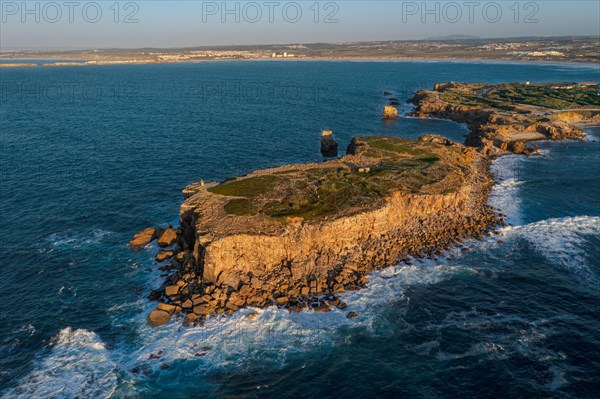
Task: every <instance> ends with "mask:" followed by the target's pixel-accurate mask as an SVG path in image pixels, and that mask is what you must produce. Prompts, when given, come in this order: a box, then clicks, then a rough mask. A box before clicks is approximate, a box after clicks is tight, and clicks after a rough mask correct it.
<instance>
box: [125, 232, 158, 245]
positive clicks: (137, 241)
mask: <svg viewBox="0 0 600 399" xmlns="http://www.w3.org/2000/svg"><path fill="white" fill-rule="evenodd" d="M154 238H155V230H154V227H148V228H147V229H144V230H142V231H140V232H137V233H135V235H134V236H133V240H131V241H130V242H129V246H130V247H131V248H139V247H143V246H146V245H148V244H150V243H151V242H152V240H154Z"/></svg>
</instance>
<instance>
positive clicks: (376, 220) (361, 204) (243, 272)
mask: <svg viewBox="0 0 600 399" xmlns="http://www.w3.org/2000/svg"><path fill="white" fill-rule="evenodd" d="M386 94H391V93H389V92H388V93H386ZM409 102H411V103H413V104H415V109H414V110H413V112H412V113H411V115H412V116H415V117H435V118H444V119H449V120H453V121H456V122H460V123H465V124H466V125H467V126H468V127H469V129H470V133H469V134H468V136H467V139H466V142H465V144H464V145H463V144H459V143H455V142H452V141H450V140H448V139H446V138H444V137H441V136H437V135H432V134H429V135H425V136H422V137H421V138H420V139H419V140H407V139H402V138H393V137H379V136H373V137H355V138H354V139H352V141H351V143H350V144H349V146H348V148H347V151H346V155H345V156H343V157H341V158H338V159H333V160H329V161H326V162H323V163H313V164H302V165H285V166H280V167H277V168H272V169H266V170H258V171H254V172H252V173H249V174H247V175H245V176H241V177H235V178H232V179H228V180H226V181H223V182H221V183H208V184H207V183H205V182H204V181H200V182H198V183H194V184H191V185H189V186H187V187H186V188H185V190H183V195H184V198H185V201H184V202H183V204H182V206H181V210H180V227H178V228H177V229H174V228H172V227H169V228H167V229H154V228H149V229H146V230H143V231H141V232H139V233H138V234H136V235H135V237H134V239H133V240H132V241H131V243H130V245H131V247H132V248H136V247H143V246H145V245H147V244H148V243H150V242H151V241H153V240H154V239H157V243H158V245H159V246H160V247H161V248H163V249H162V250H161V251H160V252H159V253H158V254H157V255H156V261H157V262H160V263H162V262H168V263H166V264H164V265H163V266H161V267H160V269H161V270H162V271H164V272H166V275H167V276H168V277H167V278H166V281H165V282H164V284H163V285H162V287H160V288H158V289H156V290H154V291H152V293H151V294H150V296H149V298H150V299H151V300H157V301H158V305H157V308H156V309H155V310H154V311H152V312H151V314H150V315H149V317H148V321H149V322H150V324H152V325H153V326H159V325H162V324H165V323H167V322H169V321H170V320H171V319H172V318H173V317H174V316H176V317H179V318H183V325H184V326H189V325H192V324H194V325H197V324H200V323H202V320H203V319H205V318H207V317H211V315H219V314H223V313H226V314H232V313H233V312H235V311H237V310H238V309H240V308H244V307H266V306H279V307H282V308H286V309H288V310H289V311H290V312H299V311H303V310H305V309H312V310H314V311H319V312H328V311H330V310H331V308H332V307H337V308H339V309H344V308H345V307H346V305H345V303H343V302H342V301H341V298H340V297H339V296H338V295H339V294H342V293H344V292H345V291H351V290H358V289H361V288H365V287H367V284H368V278H367V275H368V274H369V273H370V272H372V271H374V270H376V269H380V268H385V267H388V266H391V265H394V264H397V263H398V262H399V261H405V262H410V259H411V257H416V258H419V257H424V256H429V257H435V256H439V255H442V253H443V252H442V251H443V250H445V249H447V248H448V247H450V246H452V245H455V244H457V243H458V242H460V241H461V240H465V239H469V238H476V239H481V238H482V236H483V234H484V233H485V232H486V231H489V230H491V229H494V228H495V227H496V226H497V225H499V224H503V223H504V221H503V214H502V213H501V212H500V211H499V210H497V209H493V208H491V207H490V206H488V205H487V198H488V195H489V192H490V189H491V186H492V184H493V180H492V176H491V175H490V173H489V171H488V167H489V164H490V162H491V160H492V159H493V157H495V156H497V155H500V154H505V153H521V154H525V155H531V154H535V152H536V150H535V149H534V148H532V147H530V146H529V143H530V142H533V141H536V140H564V139H581V138H582V137H583V136H584V131H583V130H582V129H581V128H580V127H579V126H581V125H598V124H599V123H598V122H600V103H599V102H600V100H599V96H598V86H595V85H585V86H584V85H573V84H560V85H556V84H538V85H531V84H529V83H524V84H518V83H515V84H509V85H484V84H461V83H453V82H451V83H446V84H438V85H435V87H434V89H433V90H422V91H419V92H417V93H416V95H415V96H414V97H413V98H412V99H410V100H409ZM396 117H397V109H396V108H394V107H393V105H390V106H386V107H385V109H384V112H383V114H382V118H383V119H395V118H396ZM323 137H324V139H323V140H325V145H324V144H323V142H322V150H323V149H325V150H329V149H330V148H331V149H333V147H334V145H333V144H334V143H335V141H334V140H333V139H332V133H331V132H330V131H325V132H324V133H323ZM335 150H336V152H337V143H335ZM326 152H327V151H326ZM331 153H332V154H331V155H333V151H331ZM250 315H252V314H250ZM347 316H348V317H355V316H356V313H354V312H349V313H348V315H347Z"/></svg>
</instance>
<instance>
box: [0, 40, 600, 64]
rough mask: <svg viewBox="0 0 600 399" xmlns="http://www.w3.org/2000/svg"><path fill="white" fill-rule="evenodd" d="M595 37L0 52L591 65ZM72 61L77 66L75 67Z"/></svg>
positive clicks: (94, 57)
mask: <svg viewBox="0 0 600 399" xmlns="http://www.w3.org/2000/svg"><path fill="white" fill-rule="evenodd" d="M599 47H600V40H599V39H598V38H595V37H558V38H506V39H476V40H475V39H463V40H413V41H372V42H348V43H312V44H277V45H276V44H270V45H269V44H264V45H244V46H212V47H206V46H204V47H187V48H143V49H142V48H140V49H88V50H60V51H59V50H57V51H41V50H40V51H33V50H29V51H26V50H14V51H4V52H2V53H0V61H3V60H18V59H19V60H25V59H28V60H57V61H60V62H65V63H67V64H64V65H54V64H55V63H51V64H52V65H48V66H88V65H93V66H97V65H130V64H131V65H140V64H170V63H182V62H204V61H235V60H239V61H256V60H271V61H289V60H292V61H296V60H299V61H416V62H423V61H439V62H451V61H456V62H465V61H473V62H510V63H512V62H527V63H560V64H593V65H596V64H597V63H598V62H600V53H599V52H598V50H597V49H598V48H599ZM75 61H77V62H76V63H75Z"/></svg>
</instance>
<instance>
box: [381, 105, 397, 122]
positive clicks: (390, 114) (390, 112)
mask: <svg viewBox="0 0 600 399" xmlns="http://www.w3.org/2000/svg"><path fill="white" fill-rule="evenodd" d="M381 117H382V118H383V119H398V109H397V108H396V107H392V106H391V105H386V106H385V107H384V108H383V114H382V115H381Z"/></svg>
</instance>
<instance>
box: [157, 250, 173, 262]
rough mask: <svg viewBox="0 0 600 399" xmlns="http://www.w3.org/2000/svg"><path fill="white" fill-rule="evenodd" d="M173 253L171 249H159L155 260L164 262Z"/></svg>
mask: <svg viewBox="0 0 600 399" xmlns="http://www.w3.org/2000/svg"><path fill="white" fill-rule="evenodd" d="M174 254H175V253H174V252H173V251H160V252H159V253H157V254H156V258H155V259H156V261H157V262H164V261H165V260H167V259H171V258H172V257H173V255H174Z"/></svg>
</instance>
